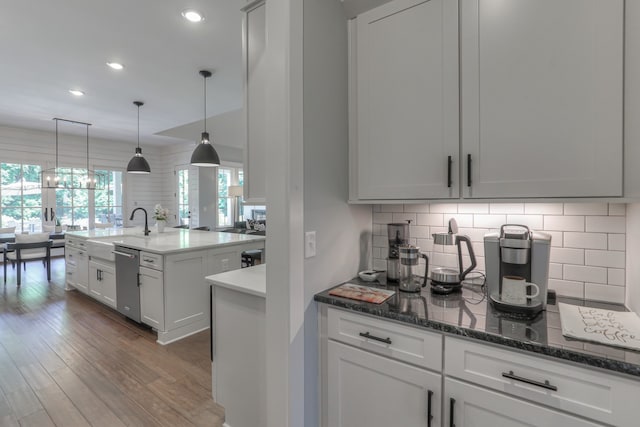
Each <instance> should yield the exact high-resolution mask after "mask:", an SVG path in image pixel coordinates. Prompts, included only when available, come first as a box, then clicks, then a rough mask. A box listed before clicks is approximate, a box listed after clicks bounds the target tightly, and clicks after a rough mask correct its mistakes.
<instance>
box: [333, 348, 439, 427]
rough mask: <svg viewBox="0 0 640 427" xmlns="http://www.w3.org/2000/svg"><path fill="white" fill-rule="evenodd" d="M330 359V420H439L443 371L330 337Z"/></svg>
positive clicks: (351, 423) (383, 423)
mask: <svg viewBox="0 0 640 427" xmlns="http://www.w3.org/2000/svg"><path fill="white" fill-rule="evenodd" d="M437 351H439V350H437ZM327 363H328V401H327V408H328V425H329V426H331V427H360V426H362V427H376V426H380V427H388V426H425V427H426V426H429V425H430V426H439V425H440V423H441V419H440V406H441V405H440V403H441V394H440V389H441V386H440V382H441V378H442V377H441V376H440V375H439V374H435V373H432V372H429V371H426V370H424V369H419V368H417V367H414V366H411V365H407V364H405V363H402V362H398V361H395V360H393V359H388V358H386V357H383V356H378V355H375V354H372V353H369V352H367V351H363V350H359V349H356V348H353V347H350V346H348V345H345V344H341V343H338V342H335V341H331V340H330V341H329V343H328V361H327ZM429 399H431V404H429ZM429 408H431V416H432V417H433V418H432V419H431V423H430V424H429V420H428V418H429Z"/></svg>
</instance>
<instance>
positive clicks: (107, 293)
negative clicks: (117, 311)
mask: <svg viewBox="0 0 640 427" xmlns="http://www.w3.org/2000/svg"><path fill="white" fill-rule="evenodd" d="M100 282H102V299H101V301H102V302H103V303H105V304H106V305H108V306H109V307H112V308H116V307H117V305H116V269H115V267H114V266H112V265H103V266H102V267H101V268H100Z"/></svg>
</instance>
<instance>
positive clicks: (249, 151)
mask: <svg viewBox="0 0 640 427" xmlns="http://www.w3.org/2000/svg"><path fill="white" fill-rule="evenodd" d="M265 11H266V7H265V4H264V2H263V3H259V4H257V5H256V4H252V5H251V6H250V8H249V9H248V10H245V20H244V27H243V38H244V39H243V50H244V52H243V53H244V69H245V113H246V130H247V135H246V137H247V147H246V149H245V163H244V185H243V187H244V199H245V201H246V202H250V203H262V204H264V203H265V194H266V191H265V189H266V187H265V176H266V163H265V155H266V141H265V138H266V127H267V123H266V111H267V108H268V107H267V96H266V88H267V84H266V76H267V73H266V69H265V68H266V64H265V50H266V40H267V37H266V15H265Z"/></svg>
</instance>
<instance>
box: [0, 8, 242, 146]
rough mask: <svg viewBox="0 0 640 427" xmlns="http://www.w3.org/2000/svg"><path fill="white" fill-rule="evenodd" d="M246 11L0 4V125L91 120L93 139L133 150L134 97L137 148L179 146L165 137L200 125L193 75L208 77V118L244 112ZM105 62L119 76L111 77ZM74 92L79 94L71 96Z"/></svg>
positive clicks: (199, 92)
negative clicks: (118, 66)
mask: <svg viewBox="0 0 640 427" xmlns="http://www.w3.org/2000/svg"><path fill="white" fill-rule="evenodd" d="M245 4H246V2H245V1H243V0H56V1H51V0H0V125H8V126H14V127H22V128H29V129H39V130H47V131H53V130H54V129H55V124H54V122H53V121H52V120H51V119H52V118H53V117H60V118H64V119H69V120H75V121H81V122H89V123H92V126H91V128H90V136H91V137H92V138H93V137H99V138H105V139H113V140H119V141H127V142H131V143H132V144H135V143H136V140H137V111H136V110H137V107H136V106H134V105H133V101H136V100H140V101H143V102H144V103H145V105H144V106H142V107H141V108H140V141H141V143H142V144H160V145H166V144H170V143H175V142H176V141H180V142H183V141H181V140H180V139H176V138H175V136H180V135H179V132H168V131H170V130H172V129H173V128H176V127H181V126H183V125H186V124H189V123H193V122H196V121H201V120H202V119H203V117H204V99H203V97H204V95H203V84H204V83H203V78H202V77H201V76H200V75H199V73H198V71H199V70H201V69H208V70H210V71H212V72H213V76H212V77H211V78H209V79H207V98H208V99H207V116H208V117H212V116H215V115H218V114H220V113H224V112H227V111H230V110H235V109H238V108H240V107H241V106H242V51H241V49H242V32H241V28H242V13H241V12H240V9H241V8H242V7H243V6H244V5H245ZM187 8H194V9H197V10H199V11H200V12H202V13H203V14H204V15H205V20H204V21H203V22H200V23H197V24H194V23H191V22H188V21H187V20H185V19H184V18H183V17H182V16H181V12H182V11H183V10H184V9H187ZM107 61H117V62H121V63H123V64H124V65H125V69H124V70H122V71H114V70H112V69H111V68H109V67H107V66H106V62H107ZM72 88H74V89H80V90H82V91H84V92H85V93H86V95H85V96H83V97H75V96H73V95H71V94H70V93H69V92H68V90H69V89H72ZM63 126H64V129H63ZM74 128H75V129H74ZM209 130H210V131H212V133H213V134H214V138H215V130H213V129H209ZM60 132H61V133H78V134H83V132H84V128H82V127H79V126H73V125H68V124H67V125H65V124H63V123H61V124H60ZM160 132H165V135H157V134H158V133H160ZM176 133H178V135H176ZM169 134H171V135H173V136H167V135H169ZM185 137H186V135H185ZM188 137H191V135H189V136H188Z"/></svg>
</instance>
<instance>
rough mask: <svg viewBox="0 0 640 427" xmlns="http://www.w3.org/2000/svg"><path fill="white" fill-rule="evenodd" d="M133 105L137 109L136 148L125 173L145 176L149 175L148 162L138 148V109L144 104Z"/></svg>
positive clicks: (135, 102) (136, 103)
mask: <svg viewBox="0 0 640 427" xmlns="http://www.w3.org/2000/svg"><path fill="white" fill-rule="evenodd" d="M133 104H134V105H135V106H137V107H138V146H137V147H136V154H135V155H134V156H133V157H132V158H131V160H130V161H129V164H128V165H127V172H129V173H137V174H147V173H151V167H149V162H147V160H146V159H145V158H144V157H142V148H140V107H142V106H143V105H144V102H142V101H133Z"/></svg>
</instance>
